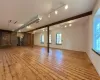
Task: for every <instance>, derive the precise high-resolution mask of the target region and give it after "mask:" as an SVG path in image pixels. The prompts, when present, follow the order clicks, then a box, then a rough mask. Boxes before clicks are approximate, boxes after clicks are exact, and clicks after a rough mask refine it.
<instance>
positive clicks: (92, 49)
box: [92, 49, 100, 56]
mask: <svg viewBox="0 0 100 80" xmlns="http://www.w3.org/2000/svg"><path fill="white" fill-rule="evenodd" d="M92 51H93V52H95V53H96V54H97V55H99V56H100V53H99V52H97V51H95V50H94V49H92Z"/></svg>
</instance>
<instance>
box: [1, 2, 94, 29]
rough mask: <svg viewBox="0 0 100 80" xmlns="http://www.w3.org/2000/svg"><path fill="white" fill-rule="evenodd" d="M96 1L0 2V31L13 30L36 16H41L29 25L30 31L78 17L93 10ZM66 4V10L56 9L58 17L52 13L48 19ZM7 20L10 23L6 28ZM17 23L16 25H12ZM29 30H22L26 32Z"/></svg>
mask: <svg viewBox="0 0 100 80" xmlns="http://www.w3.org/2000/svg"><path fill="white" fill-rule="evenodd" d="M95 2H96V0H0V11H1V12H0V29H5V30H15V29H17V28H19V27H20V26H21V25H22V24H24V23H26V22H27V21H29V20H30V19H31V18H32V17H34V16H36V15H40V16H43V19H42V20H41V21H40V22H39V23H37V24H36V23H35V24H32V25H31V28H30V29H34V28H36V27H41V26H43V25H46V24H49V23H53V22H56V21H59V20H62V19H65V18H69V17H72V16H75V15H79V14H82V13H85V12H88V11H91V10H93V7H94V5H95ZM63 4H68V6H69V8H68V9H67V10H65V9H64V7H61V8H59V9H58V15H55V14H54V12H52V13H51V17H50V18H48V14H49V13H50V12H51V11H53V10H55V9H56V8H58V7H60V6H62V5H63ZM8 20H12V22H11V23H10V24H9V26H8ZM15 21H17V23H16V24H13V23H14V22H15ZM30 29H26V28H25V29H23V30H22V31H28V30H30Z"/></svg>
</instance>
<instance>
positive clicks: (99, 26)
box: [93, 18, 100, 52]
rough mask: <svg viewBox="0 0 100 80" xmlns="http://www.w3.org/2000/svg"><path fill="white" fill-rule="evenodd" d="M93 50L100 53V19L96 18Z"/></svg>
mask: <svg viewBox="0 0 100 80" xmlns="http://www.w3.org/2000/svg"><path fill="white" fill-rule="evenodd" d="M93 49H94V50H96V51H97V52H100V19H99V18H94V25H93Z"/></svg>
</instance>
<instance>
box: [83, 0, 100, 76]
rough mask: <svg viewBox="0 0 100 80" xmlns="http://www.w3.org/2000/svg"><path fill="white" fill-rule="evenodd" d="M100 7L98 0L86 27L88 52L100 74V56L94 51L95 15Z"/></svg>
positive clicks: (99, 0)
mask: <svg viewBox="0 0 100 80" xmlns="http://www.w3.org/2000/svg"><path fill="white" fill-rule="evenodd" d="M99 7H100V0H98V2H97V4H96V6H95V9H94V11H93V14H92V16H90V19H89V22H87V27H86V29H85V30H86V33H87V36H86V37H87V43H88V44H87V53H88V56H89V57H90V60H91V61H92V63H93V65H94V66H95V68H96V70H97V72H98V73H99V75H100V56H98V55H97V54H96V53H94V52H93V51H92V27H93V17H94V15H95V13H96V11H97V10H98V9H99Z"/></svg>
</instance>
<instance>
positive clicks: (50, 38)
mask: <svg viewBox="0 0 100 80" xmlns="http://www.w3.org/2000/svg"><path fill="white" fill-rule="evenodd" d="M49 43H51V34H50V35H49Z"/></svg>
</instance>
